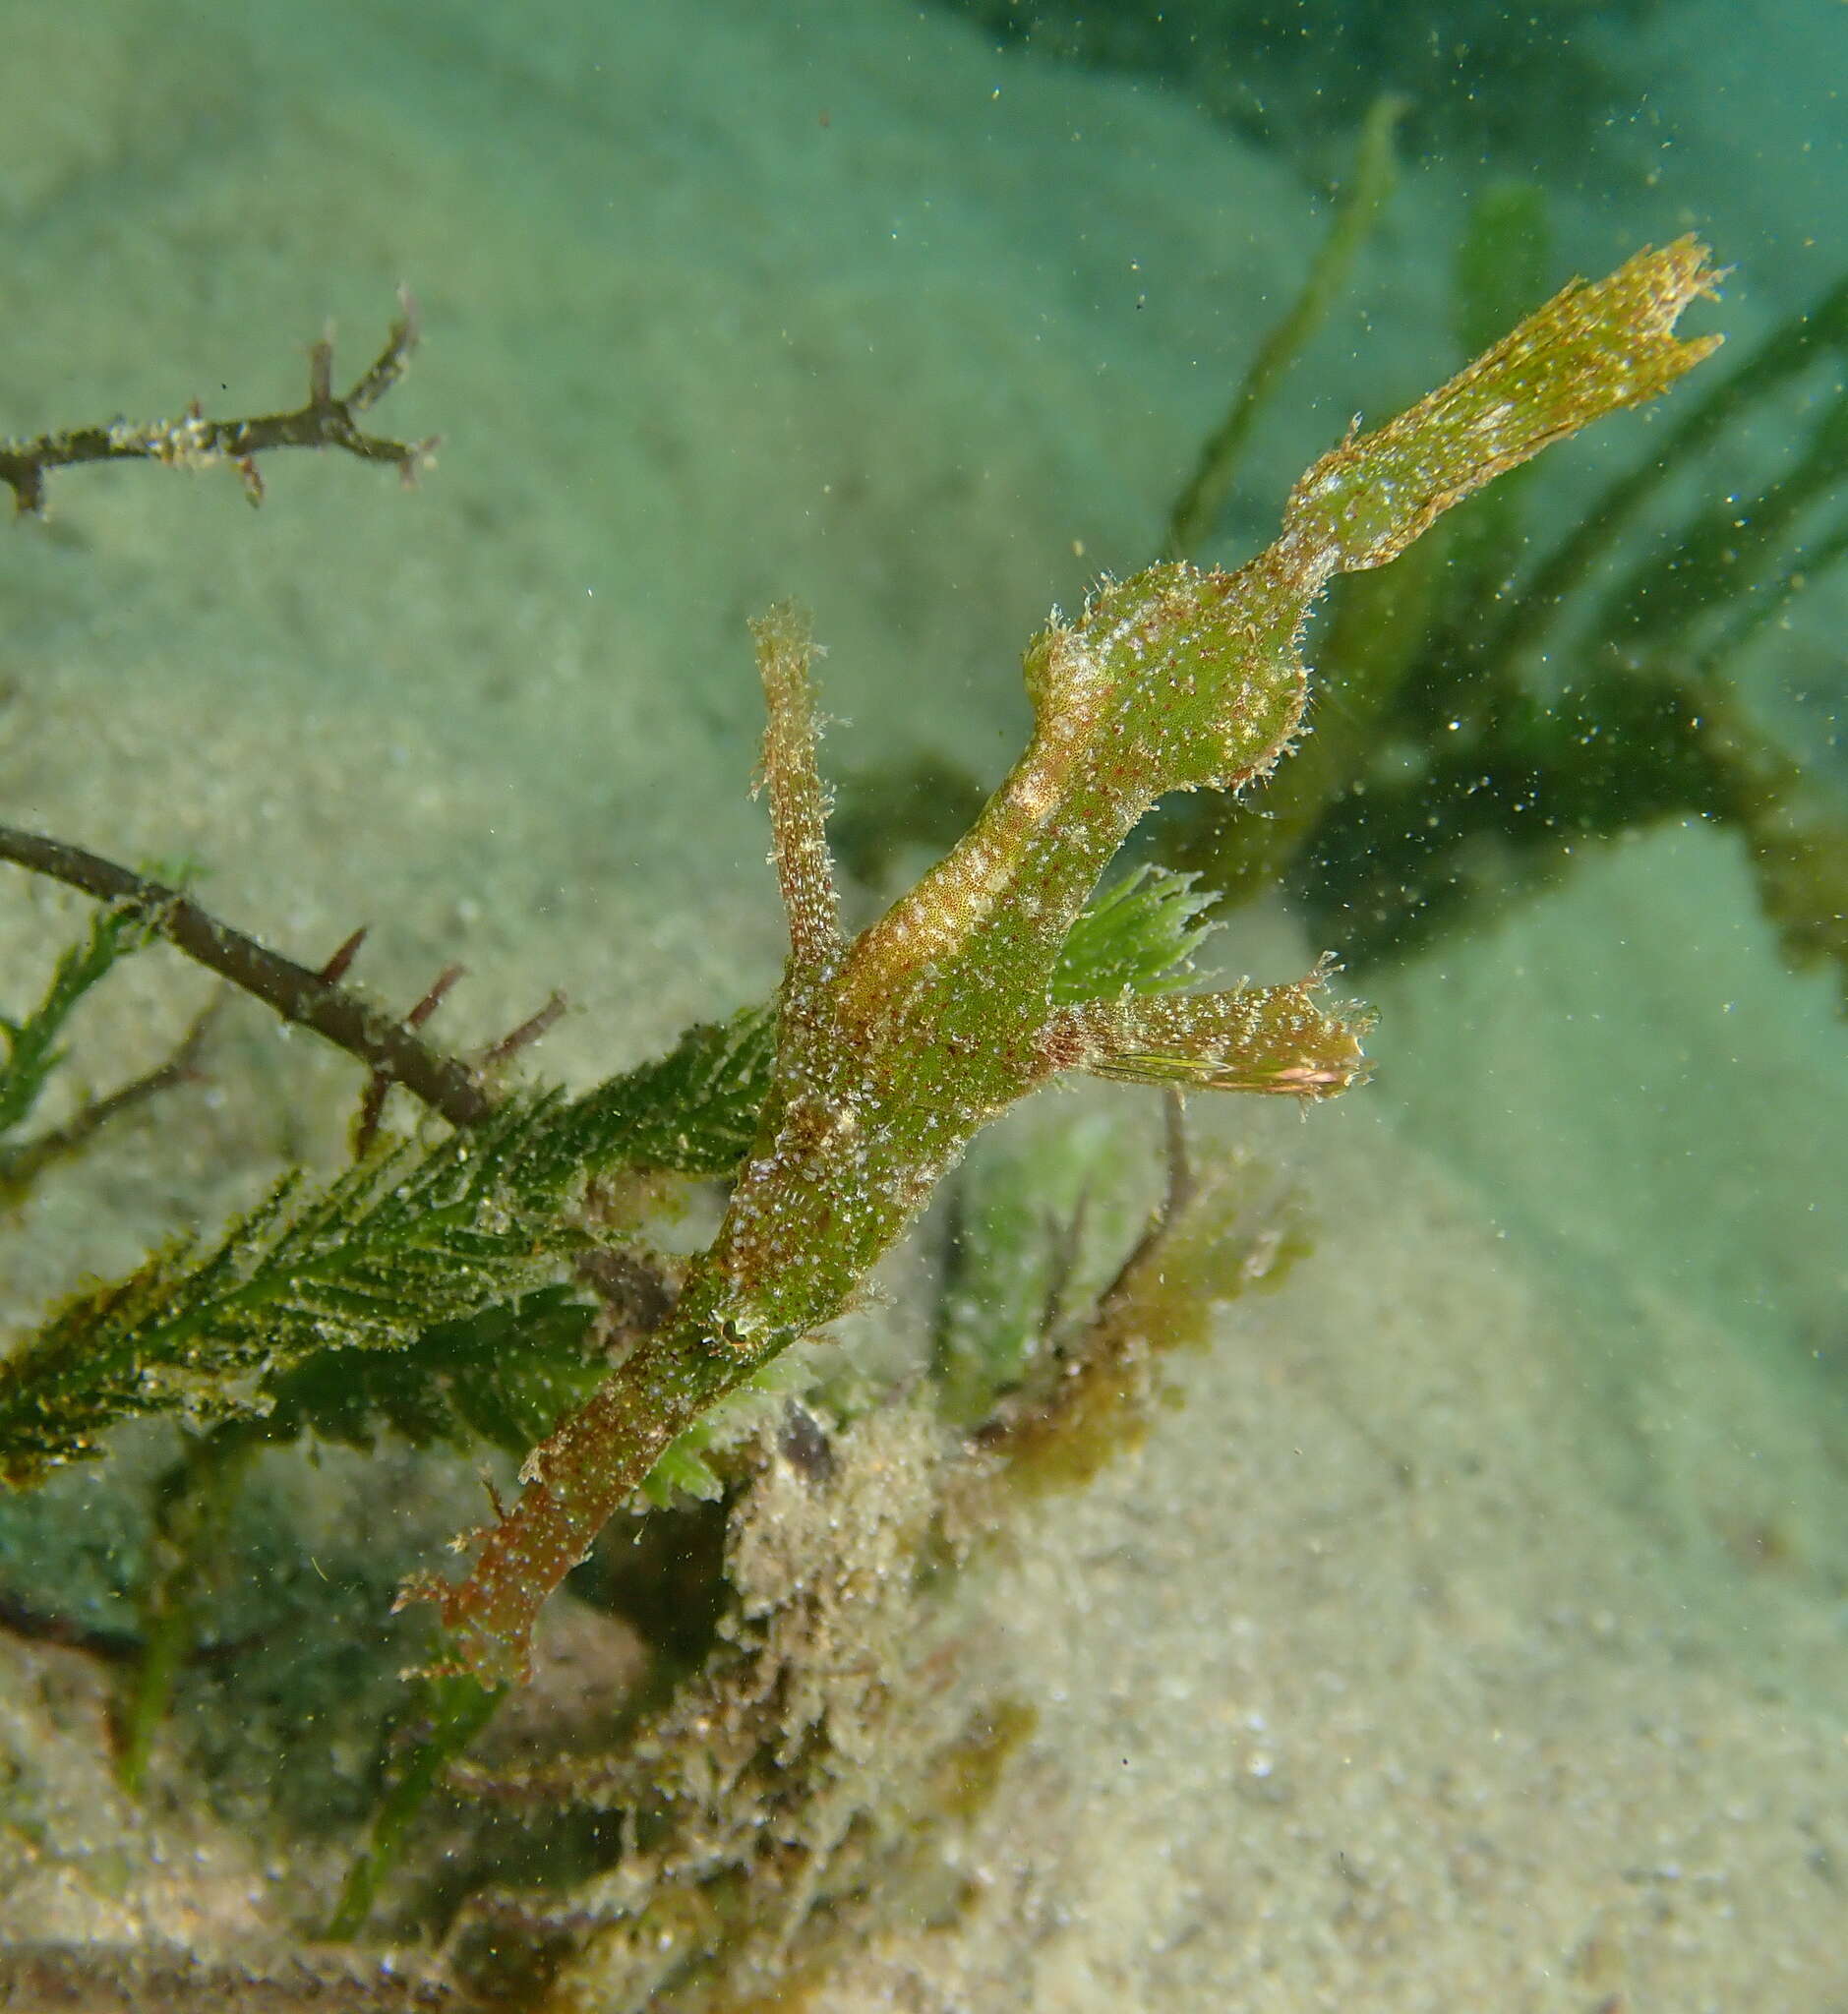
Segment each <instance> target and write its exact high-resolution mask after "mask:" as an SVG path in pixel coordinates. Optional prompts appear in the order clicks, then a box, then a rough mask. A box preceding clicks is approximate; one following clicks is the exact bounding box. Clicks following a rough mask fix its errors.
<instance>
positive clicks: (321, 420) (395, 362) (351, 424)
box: [0, 288, 437, 514]
mask: <svg viewBox="0 0 1848 2014" xmlns="http://www.w3.org/2000/svg"><path fill="white" fill-rule="evenodd" d="M398 308H399V313H398V318H397V320H396V321H395V322H393V323H392V325H391V331H390V334H389V335H388V336H387V338H386V345H385V348H384V349H383V350H381V351H380V353H379V355H378V357H377V358H376V359H375V360H374V361H373V363H372V365H371V367H370V368H369V369H368V370H367V371H366V372H365V373H364V374H363V375H362V376H361V377H360V378H359V379H358V380H357V381H356V382H355V383H354V385H353V386H352V388H351V389H350V390H349V391H348V392H347V393H346V395H345V396H344V397H342V398H335V397H334V395H333V388H332V378H333V347H332V344H331V343H330V342H329V341H328V339H327V338H326V337H325V336H324V337H323V338H322V339H321V340H320V341H319V342H316V343H315V344H313V345H312V346H311V348H310V349H309V352H308V401H307V403H306V404H305V405H300V406H297V407H296V408H295V410H294V411H293V412H286V413H264V414H261V415H259V416H258V417H256V418H254V419H248V420H209V419H207V418H206V416H205V415H204V413H203V412H202V411H201V410H200V408H199V404H198V402H197V401H195V402H194V403H193V404H192V405H191V406H190V407H189V408H188V409H187V412H186V415H185V417H184V418H183V419H180V420H152V421H149V422H148V423H146V424H144V425H139V426H138V425H134V424H132V423H130V422H129V421H126V420H113V421H111V422H110V423H109V424H108V425H106V426H99V427H75V428H71V429H69V430H67V431H65V432H63V433H56V434H40V435H39V436H38V437H37V438H36V439H35V440H31V441H4V442H0V482H3V483H5V484H7V485H8V486H9V487H10V488H11V490H12V492H13V498H14V502H15V503H16V504H17V505H18V507H19V509H20V510H21V511H22V512H25V513H29V514H35V513H37V512H39V511H42V510H43V509H44V507H45V472H46V471H47V470H48V469H54V468H75V467H78V466H79V465H81V464H82V463H85V462H94V461H157V462H160V463H163V464H164V465H165V466H167V467H169V468H206V467H209V466H212V465H214V464H216V463H218V462H228V463H230V464H231V465H232V466H233V467H234V468H235V469H236V470H237V472H238V475H239V477H240V479H241V480H242V482H243V485H244V494H245V495H246V496H247V497H248V498H249V499H250V501H251V503H253V504H256V503H262V502H263V478H262V476H261V475H259V473H258V470H257V463H256V459H255V457H256V456H257V455H259V454H265V453H268V451H269V450H270V449H271V448H276V447H338V448H341V449H343V450H344V451H345V452H346V453H348V454H353V455H357V456H358V457H359V458H360V460H362V461H384V462H391V463H394V464H395V465H396V467H397V469H398V472H399V474H400V475H401V476H402V477H403V479H404V481H405V482H406V483H411V482H414V481H415V480H416V478H417V474H418V472H419V470H421V469H422V468H424V467H425V466H427V465H428V463H429V462H430V460H431V458H432V456H433V455H434V454H435V453H436V449H437V442H436V440H435V438H434V437H433V438H431V439H430V440H427V441H418V442H403V441H392V440H388V439H387V438H386V437H384V436H383V435H378V434H367V433H364V432H362V431H361V429H360V426H359V423H358V419H357V415H358V414H360V413H363V412H365V411H366V410H367V408H368V407H370V406H373V405H376V404H377V403H378V402H379V400H380V399H382V398H383V397H384V396H385V394H386V393H387V391H389V390H390V389H391V387H392V386H393V385H395V384H396V383H397V382H398V380H399V379H400V378H402V377H403V376H404V373H405V371H406V369H407V368H408V366H409V363H410V355H411V352H412V350H414V349H415V348H416V347H417V333H418V331H417V307H416V303H415V302H414V301H413V300H412V299H411V296H410V293H409V291H408V290H407V289H405V288H400V289H399V290H398Z"/></svg>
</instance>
